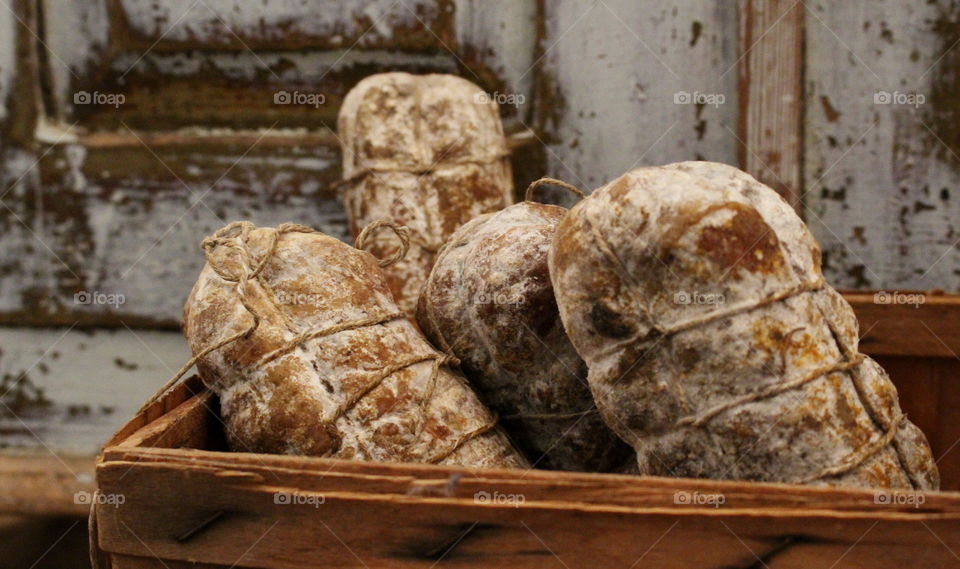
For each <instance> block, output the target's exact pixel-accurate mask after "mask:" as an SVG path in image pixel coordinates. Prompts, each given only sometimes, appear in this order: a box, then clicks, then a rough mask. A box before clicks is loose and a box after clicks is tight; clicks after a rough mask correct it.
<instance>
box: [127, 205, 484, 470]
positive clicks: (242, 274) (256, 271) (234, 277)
mask: <svg viewBox="0 0 960 569" xmlns="http://www.w3.org/2000/svg"><path fill="white" fill-rule="evenodd" d="M379 227H390V228H391V229H393V230H394V232H395V233H396V234H397V235H398V237H400V239H401V243H402V244H403V246H402V247H401V250H400V251H399V255H394V257H393V258H391V259H386V260H381V266H382V265H383V262H384V261H389V262H391V263H392V262H396V260H399V259H401V258H402V257H403V255H404V254H405V253H406V245H407V240H406V238H405V232H406V228H405V227H399V226H397V225H396V224H394V223H392V222H388V221H381V222H379V223H378V222H374V223H372V224H370V226H368V227H367V228H366V229H365V230H364V233H366V235H364V234H361V236H360V237H358V239H357V241H358V245H362V244H363V243H362V242H363V241H364V240H365V239H366V238H367V237H368V236H369V235H370V234H371V232H372V231H374V230H376V229H378V228H379ZM254 229H255V226H254V225H253V224H252V223H250V222H247V221H239V222H234V223H231V224H229V225H227V226H226V227H224V228H222V229H220V230H218V231H217V232H216V233H214V234H213V235H212V236H211V237H208V238H206V239H204V240H203V243H202V248H203V250H204V254H205V256H206V259H207V262H208V264H209V266H210V268H211V269H212V270H213V271H214V272H215V273H216V274H217V275H218V276H219V277H220V278H221V279H223V280H224V281H226V282H228V283H236V286H235V289H236V291H237V297H238V299H239V301H240V303H241V305H242V306H243V307H244V309H245V310H246V311H247V312H248V313H249V314H250V316H251V322H250V324H249V325H248V326H246V327H245V328H244V329H242V330H240V331H238V332H236V333H234V334H231V335H230V336H228V337H226V338H223V339H222V340H220V341H218V342H216V343H214V344H213V345H210V346H208V347H206V348H204V349H203V350H201V351H200V352H198V353H197V354H196V355H194V356H193V357H192V358H190V359H189V360H187V362H186V363H185V364H184V365H183V366H182V367H181V368H180V369H179V370H178V371H177V372H176V373H175V374H174V376H173V377H171V378H170V379H169V380H168V381H167V382H165V383H164V385H163V387H161V388H160V389H159V390H158V391H157V392H156V393H155V394H154V395H153V396H151V397H150V398H149V399H148V400H147V401H146V402H145V403H144V404H143V405H142V406H141V407H140V409H139V410H138V411H137V413H136V414H137V415H139V414H141V413H143V412H144V411H145V410H146V409H147V408H148V407H150V406H151V405H152V404H154V403H155V402H156V401H158V400H160V399H161V398H162V397H163V396H165V395H166V394H167V393H168V392H169V391H170V390H171V389H172V388H174V387H175V386H176V385H177V384H178V383H179V381H180V380H181V379H182V378H183V376H184V375H185V374H186V372H187V371H189V370H190V368H192V367H193V366H194V365H195V364H196V363H197V362H198V361H200V360H201V359H202V358H204V357H205V356H207V355H208V354H210V353H211V352H214V351H216V350H218V349H220V348H223V347H225V346H228V345H230V344H232V343H234V342H236V341H238V340H240V339H243V338H249V337H250V336H251V335H252V334H253V333H254V332H255V331H256V330H257V328H258V327H259V326H260V322H261V321H262V318H261V317H260V316H259V315H258V314H257V312H256V310H255V308H254V307H253V306H252V304H251V303H250V302H249V301H248V299H247V298H246V292H247V285H248V282H249V281H250V279H260V278H261V277H262V274H263V271H264V268H265V267H266V266H267V264H268V263H269V261H270V259H271V258H272V257H273V256H274V254H275V253H276V250H277V246H278V243H279V240H280V237H281V236H282V235H283V234H285V233H291V232H299V233H319V232H318V231H316V230H314V229H312V228H310V227H306V226H304V225H299V224H294V223H284V224H281V225H278V226H277V227H276V228H275V229H274V230H272V231H271V234H270V236H269V240H270V241H269V244H268V246H267V251H266V252H265V254H264V255H263V258H262V259H260V260H259V261H258V262H256V263H254V262H253V258H252V255H251V254H250V251H249V249H248V248H247V239H248V238H249V236H250V232H251V231H253V230H254ZM217 247H228V248H230V249H236V250H237V251H238V253H239V255H240V259H241V263H240V267H239V269H238V270H237V272H236V273H233V272H231V271H230V270H229V269H228V268H227V267H226V266H224V265H223V264H221V263H220V262H219V261H218V260H217V259H215V258H214V256H213V251H214V250H215V249H216V248H217ZM395 259H396V260H395ZM251 267H252V268H251ZM405 318H406V314H404V313H403V312H400V311H394V312H388V313H384V314H381V315H373V316H369V317H367V318H362V319H359V320H355V321H351V322H341V323H339V324H335V325H333V326H328V327H325V328H320V329H317V330H308V331H306V332H302V333H300V334H297V335H296V336H295V337H294V338H292V339H291V340H290V341H288V342H286V343H284V344H283V345H282V346H279V347H277V348H276V349H274V350H271V351H270V352H268V353H267V354H265V355H264V356H263V357H262V358H261V359H260V360H259V361H258V362H257V364H256V365H258V366H264V365H267V364H269V363H270V362H272V361H274V360H276V359H278V358H280V357H282V356H284V355H287V354H289V353H290V352H292V351H293V350H295V349H296V348H297V347H298V346H300V345H302V344H303V343H304V342H306V341H309V340H313V339H316V338H321V337H324V336H330V335H333V334H337V333H339V332H344V331H348V330H356V329H360V328H365V327H369V326H375V325H380V324H385V323H388V322H391V321H394V320H401V319H405ZM425 361H433V366H432V369H431V379H430V383H431V385H435V384H436V382H437V379H438V376H439V374H440V368H441V367H442V366H448V367H449V366H451V365H456V364H457V363H459V361H458V360H457V359H456V358H455V357H452V356H449V355H446V354H443V353H441V352H433V353H426V354H422V355H418V356H411V357H409V358H407V359H405V360H403V361H401V362H399V363H397V364H393V365H390V366H386V367H384V368H382V369H380V370H378V371H377V373H376V375H374V377H373V378H372V380H371V381H369V382H368V383H367V384H366V385H365V386H364V387H363V388H361V389H360V390H358V391H356V392H355V393H353V394H352V395H350V396H349V397H348V398H346V399H345V400H344V402H343V403H341V405H339V406H338V407H337V409H336V410H335V412H334V413H333V415H332V416H331V417H330V418H329V419H327V420H325V421H323V423H322V424H321V425H322V426H326V427H329V426H332V425H333V424H334V422H336V421H337V420H338V419H339V418H341V417H342V416H343V415H345V414H346V413H348V412H349V411H350V410H351V409H353V408H354V407H355V406H356V405H357V404H358V403H359V401H360V400H361V399H363V398H364V397H365V396H366V395H367V394H369V393H370V392H371V391H373V390H374V389H376V388H377V387H378V386H380V385H381V384H382V383H383V382H384V381H385V380H386V379H387V378H388V377H390V376H391V375H393V374H395V373H397V372H398V371H401V370H403V369H406V368H408V367H410V366H413V365H416V364H418V363H421V362H425ZM429 396H430V397H431V398H432V396H433V392H432V391H431V393H430V394H429ZM424 403H425V402H424ZM496 425H497V418H496V416H493V418H492V420H491V421H487V422H486V423H484V424H483V425H481V426H480V427H478V428H476V429H473V430H472V431H469V432H467V433H465V434H463V435H462V436H460V437H459V438H458V439H457V440H456V441H455V442H454V444H453V445H452V446H451V447H450V448H448V449H446V450H444V451H442V452H440V453H439V454H437V455H435V456H433V457H431V458H429V459H428V460H427V462H440V461H442V460H443V459H445V458H446V457H448V456H450V455H452V454H453V453H455V452H456V451H457V450H458V449H460V448H461V447H462V446H463V445H464V444H466V443H467V442H468V441H470V440H471V439H473V438H476V437H479V436H480V435H483V434H484V433H486V432H488V431H489V430H491V429H493V428H495V427H496Z"/></svg>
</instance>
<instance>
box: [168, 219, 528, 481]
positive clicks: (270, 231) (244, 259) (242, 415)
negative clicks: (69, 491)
mask: <svg viewBox="0 0 960 569" xmlns="http://www.w3.org/2000/svg"><path fill="white" fill-rule="evenodd" d="M203 247H204V250H205V252H206V256H207V264H206V265H205V266H204V268H203V270H202V272H201V273H200V277H199V279H198V280H197V282H196V284H195V285H194V287H193V290H192V292H191V294H190V297H189V299H188V300H187V303H186V306H185V307H184V334H185V336H186V338H187V341H188V343H189V344H190V348H191V350H192V351H193V353H194V354H195V358H196V360H197V367H198V369H199V372H200V375H201V378H202V379H203V380H204V382H205V383H206V385H207V386H208V387H209V388H210V389H211V390H213V391H214V392H215V393H216V394H217V395H219V397H220V405H221V413H222V416H223V420H224V423H225V425H226V434H227V440H228V443H229V445H230V447H231V449H233V450H237V451H246V452H265V453H284V454H299V455H311V456H323V457H335V458H347V459H357V460H372V461H393V462H431V463H438V464H458V465H466V466H499V467H523V466H526V464H527V463H526V460H525V459H524V458H523V457H522V456H521V455H520V454H519V453H518V452H517V451H516V450H515V449H514V448H513V446H512V444H511V443H510V442H509V440H508V439H507V438H506V436H505V435H504V434H503V433H502V432H501V430H500V429H499V427H497V423H496V418H495V415H494V414H493V413H491V412H490V411H489V410H488V409H487V408H486V407H485V406H484V405H483V404H482V403H481V402H480V400H479V399H478V398H477V396H476V394H475V393H474V392H473V391H472V389H471V388H470V387H469V386H468V385H467V383H466V381H465V380H464V379H463V377H462V376H460V375H459V374H458V373H456V372H454V371H453V370H451V368H450V363H451V361H450V358H448V357H447V356H445V355H444V354H442V353H440V352H438V351H437V350H435V349H434V348H433V347H432V346H431V345H430V344H429V343H428V342H427V341H426V339H424V338H423V336H422V335H421V334H420V333H419V331H417V330H416V328H415V326H414V325H413V324H412V323H411V322H409V321H408V320H407V318H406V315H405V313H404V312H403V311H401V310H399V309H398V307H397V305H396V303H395V302H394V300H393V296H392V294H391V292H390V290H389V288H388V286H387V283H386V281H385V279H384V278H383V275H382V273H381V272H380V269H379V267H378V266H377V265H378V262H377V260H376V259H375V258H374V257H373V255H371V254H370V253H367V252H365V251H360V250H357V249H354V248H352V247H350V246H348V245H346V244H344V243H342V242H340V241H338V240H337V239H334V238H332V237H328V236H326V235H323V234H321V233H318V232H315V231H313V230H311V229H310V228H307V227H303V226H300V225H294V224H283V225H280V226H278V227H276V228H257V227H255V226H253V225H252V224H251V223H248V222H237V223H232V224H230V225H228V226H227V227H225V228H223V229H221V230H219V231H217V232H216V233H215V234H214V235H213V236H211V237H209V238H207V239H206V240H205V241H204V243H203Z"/></svg>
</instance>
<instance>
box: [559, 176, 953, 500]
mask: <svg viewBox="0 0 960 569" xmlns="http://www.w3.org/2000/svg"><path fill="white" fill-rule="evenodd" d="M550 273H551V278H552V281H553V286H554V290H555V292H556V296H557V302H558V305H559V309H560V314H561V317H562V319H563V322H564V325H565V327H566V329H567V332H568V334H569V336H570V339H571V341H572V342H573V344H574V346H575V347H576V348H577V351H578V352H579V354H580V355H581V356H582V357H583V358H584V360H585V361H586V362H587V366H588V368H589V374H588V378H589V381H590V385H591V388H592V389H593V392H594V396H595V397H596V399H597V404H598V407H599V408H600V410H601V413H602V414H603V417H604V419H605V420H606V421H607V423H608V424H609V425H610V426H611V428H613V429H614V430H615V431H617V433H618V434H619V435H620V436H621V437H623V438H624V439H625V440H627V441H628V442H629V443H630V444H631V445H632V446H633V447H634V448H635V449H636V450H637V454H638V463H639V468H640V470H641V472H643V473H647V474H657V475H666V476H689V477H705V478H730V479H744V480H760V481H780V482H804V483H812V484H827V485H845V486H861V487H885V488H908V489H909V488H917V489H924V490H929V489H936V488H937V487H938V486H939V474H938V472H937V468H936V465H935V463H934V461H933V458H932V456H931V453H930V448H929V446H928V445H927V442H926V439H925V438H924V436H923V434H922V433H921V432H920V431H919V429H917V427H916V426H914V425H913V424H912V423H910V422H909V421H905V420H904V421H902V422H900V423H897V424H899V427H893V428H894V429H896V430H895V431H893V432H892V433H891V434H892V435H894V436H893V440H892V441H891V443H890V444H887V445H883V446H881V448H880V450H879V451H878V452H876V453H874V454H872V455H870V456H869V458H867V459H866V460H865V461H863V462H859V461H852V462H853V463H858V462H859V465H858V466H857V467H856V468H853V469H852V470H848V471H846V472H844V473H840V474H835V475H827V476H823V474H824V473H826V472H829V469H831V468H834V467H837V466H838V465H841V464H843V463H844V461H845V459H847V458H849V457H851V456H856V453H858V452H862V451H863V449H865V448H869V446H868V445H869V443H870V442H872V441H882V440H883V439H882V437H883V435H884V434H885V433H887V432H889V429H890V426H891V424H892V423H896V421H897V420H898V419H899V418H900V417H901V412H900V408H899V403H898V399H897V393H896V389H895V388H894V386H893V384H892V383H891V382H890V380H889V378H888V377H887V376H886V374H885V373H884V371H883V369H881V368H880V366H879V365H877V364H876V363H875V362H874V361H872V360H870V359H869V358H862V356H860V355H859V354H858V353H857V341H858V337H857V321H856V319H855V317H854V314H853V311H852V309H851V308H850V306H849V305H848V304H847V303H846V301H844V300H843V298H842V297H841V296H840V295H839V294H838V293H837V292H836V291H834V290H833V289H832V288H831V287H829V286H828V285H825V284H824V283H823V280H822V279H823V277H822V274H821V272H820V249H819V247H818V246H817V244H816V242H815V241H814V239H813V237H812V235H811V234H810V233H809V231H808V230H807V228H806V226H805V225H804V224H803V222H802V221H801V220H800V218H799V217H797V215H796V214H795V213H794V211H793V209H792V208H790V206H789V205H788V204H787V203H786V202H785V201H784V200H783V199H781V198H780V196H779V195H777V194H776V193H775V192H774V191H773V190H771V189H770V188H768V187H766V186H764V185H762V184H760V183H759V182H757V181H756V180H754V179H753V178H752V177H750V176H749V175H747V174H745V173H743V172H740V171H739V170H737V169H735V168H732V167H730V166H726V165H722V164H714V163H708V162H683V163H679V164H672V165H670V166H664V167H658V168H641V169H638V170H634V171H632V172H629V173H627V174H625V175H623V176H621V177H620V178H618V179H616V180H614V181H613V182H611V183H610V184H608V185H606V186H604V187H603V188H600V189H598V190H596V191H595V192H594V193H593V194H592V195H591V196H590V197H589V198H587V199H585V200H583V201H582V202H581V203H580V204H578V205H577V206H575V207H574V208H573V209H572V210H571V211H570V213H569V215H568V216H567V217H566V218H565V219H564V221H562V222H561V224H560V226H559V228H558V230H557V235H556V238H555V240H554V243H553V246H552V247H551V251H550ZM695 295H696V296H695ZM708 295H713V296H712V297H711V296H708ZM720 297H722V298H723V302H722V303H720V302H717V300H718V299H719V298H720ZM780 297H783V298H782V299H781V300H776V299H777V298H780ZM711 301H712V302H713V303H712V304H711V303H710V302H711ZM861 359H862V361H861ZM858 361H861V363H859V364H857V363H856V362H858ZM844 362H851V363H849V364H848V365H850V366H851V368H850V369H845V370H844V369H841V370H840V371H835V372H833V373H824V374H819V373H817V371H818V370H823V369H827V368H831V367H840V368H842V366H843V364H844ZM808 376H809V377H811V378H815V379H813V380H812V381H809V382H807V383H805V384H803V385H801V386H800V387H798V388H796V389H791V390H786V391H783V392H780V393H778V394H774V395H772V396H768V397H762V398H757V400H755V401H752V402H746V403H745V402H743V401H742V400H740V401H739V402H740V404H738V405H736V406H734V407H732V408H729V409H726V410H723V411H722V412H719V413H717V414H716V415H713V416H712V417H711V418H709V420H707V421H705V422H704V423H703V424H702V425H699V426H698V425H690V424H683V423H682V421H681V420H682V419H684V418H686V417H701V416H704V414H705V413H706V412H707V410H710V409H712V408H714V407H715V406H719V405H724V404H725V403H729V402H734V401H738V399H739V398H744V397H748V396H750V394H755V393H759V392H760V391H761V390H771V391H773V390H776V389H781V388H782V385H783V384H785V383H787V382H790V381H794V380H799V379H802V378H805V377H808Z"/></svg>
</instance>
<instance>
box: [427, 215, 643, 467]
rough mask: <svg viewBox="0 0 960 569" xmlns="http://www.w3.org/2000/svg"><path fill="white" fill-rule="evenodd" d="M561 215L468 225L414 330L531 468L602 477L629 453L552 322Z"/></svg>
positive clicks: (556, 321)
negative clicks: (554, 251)
mask: <svg viewBox="0 0 960 569" xmlns="http://www.w3.org/2000/svg"><path fill="white" fill-rule="evenodd" d="M566 212H567V210H566V209H564V208H562V207H557V206H552V205H544V204H539V203H534V202H523V203H518V204H516V205H512V206H510V207H508V208H506V209H504V210H501V211H499V212H497V213H492V214H486V215H482V216H480V217H478V218H476V219H473V220H472V221H470V222H468V223H467V224H465V225H464V226H463V227H461V228H460V229H459V230H457V232H456V233H454V234H453V236H452V237H451V238H450V240H449V241H448V242H447V243H446V244H445V245H444V246H443V249H441V251H440V253H439V255H438V256H437V261H436V264H435V265H434V267H433V271H432V272H431V273H430V277H429V278H428V279H427V283H426V285H425V286H424V288H423V291H422V293H421V295H420V303H419V306H418V310H417V321H418V322H419V324H420V329H421V330H423V331H424V333H425V334H426V335H427V338H429V339H430V340H431V341H432V342H433V343H434V345H436V346H439V347H441V348H443V349H445V350H448V351H450V352H451V353H452V354H453V355H455V356H456V357H457V358H459V359H460V364H461V368H462V369H463V371H464V373H465V374H466V376H467V378H468V379H469V380H470V383H471V384H472V385H474V386H475V387H476V388H477V390H478V391H479V393H480V395H481V396H482V397H483V399H484V401H486V402H487V404H489V405H490V407H491V408H492V409H493V410H495V411H497V412H498V413H499V414H500V416H501V419H502V422H503V425H504V428H505V429H507V432H508V433H509V434H510V436H511V437H512V438H513V440H514V441H516V442H517V444H518V445H519V446H520V448H521V449H522V450H523V451H524V452H525V454H526V455H527V456H529V457H530V459H531V460H532V461H533V463H534V465H535V466H537V467H539V468H548V469H559V470H573V471H584V472H607V471H612V470H614V469H616V468H619V467H620V466H621V465H622V464H623V463H624V462H625V461H627V459H628V457H630V456H632V455H633V452H632V451H631V450H630V448H629V447H628V446H626V445H625V444H624V443H623V442H622V441H620V439H618V438H617V436H616V435H615V434H614V433H613V432H612V431H610V429H609V428H608V427H607V426H606V425H605V424H604V423H603V421H602V419H601V418H600V416H599V415H598V414H597V413H596V408H595V406H594V404H593V397H592V396H591V394H590V389H589V387H588V385H587V383H586V365H585V364H584V363H583V360H581V359H580V357H579V356H577V353H576V351H574V349H573V346H572V345H571V344H570V340H569V339H567V336H566V333H564V331H563V324H562V323H561V322H560V315H559V313H558V312H557V305H556V301H555V300H554V297H553V287H552V286H551V284H550V277H549V274H548V272H547V251H548V250H549V247H550V243H551V241H552V240H553V234H554V232H555V231H556V226H557V223H558V222H559V221H560V220H561V219H562V218H563V216H564V215H565V214H566ZM585 411H586V412H587V413H585V414H582V413H583V412H585ZM558 415H559V416H560V417H558ZM570 415H573V416H570ZM631 462H633V461H632V460H631Z"/></svg>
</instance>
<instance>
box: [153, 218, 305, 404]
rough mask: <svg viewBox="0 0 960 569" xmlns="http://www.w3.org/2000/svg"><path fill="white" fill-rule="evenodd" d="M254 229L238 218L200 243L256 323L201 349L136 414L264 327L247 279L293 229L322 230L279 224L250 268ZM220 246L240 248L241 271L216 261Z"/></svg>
mask: <svg viewBox="0 0 960 569" xmlns="http://www.w3.org/2000/svg"><path fill="white" fill-rule="evenodd" d="M254 229H256V226H255V225H253V224H252V223H250V222H249V221H234V222H233V223H230V224H228V225H227V226H225V227H222V228H220V229H219V230H217V232H216V233H214V234H213V235H211V236H210V237H207V238H205V239H204V240H203V241H202V242H201V244H200V247H201V248H202V249H203V253H204V256H205V257H206V259H207V264H208V265H209V266H210V268H211V269H212V270H213V271H214V272H215V273H216V274H217V275H218V276H220V278H222V279H223V280H225V281H227V282H235V283H237V293H238V297H239V299H240V303H241V304H242V305H243V307H244V308H245V309H246V310H247V312H248V313H250V316H251V317H252V319H253V320H252V322H251V323H250V325H249V326H247V327H246V328H245V329H243V330H241V331H239V332H237V333H236V334H232V335H230V336H228V337H226V338H224V339H222V340H220V341H219V342H217V343H215V344H213V345H211V346H207V347H206V348H204V349H203V350H201V351H199V352H197V354H196V355H194V356H193V357H192V358H190V359H189V360H187V362H186V363H185V364H183V366H182V367H181V368H180V369H179V370H177V372H176V373H175V374H174V375H173V377H171V378H170V379H169V380H167V381H166V382H165V383H164V384H163V386H162V387H161V388H160V389H159V390H157V392H156V393H154V394H153V395H152V396H150V398H149V399H147V401H146V402H145V403H144V404H143V405H141V406H140V408H139V409H138V410H137V412H136V413H135V414H134V415H139V414H141V413H143V412H144V411H145V410H146V409H147V407H150V406H151V405H153V404H154V403H155V402H157V401H158V400H159V399H160V398H162V397H163V396H164V395H166V394H167V392H168V391H170V390H171V389H173V388H174V387H175V386H176V385H177V383H178V382H179V381H180V380H181V379H182V378H183V376H184V375H186V373H187V372H188V371H190V368H192V367H193V366H194V365H196V363H197V362H198V361H200V360H201V359H202V358H204V357H205V356H207V355H208V354H210V353H211V352H213V351H215V350H219V349H220V348H222V347H224V346H227V345H229V344H232V343H233V342H236V341H237V340H239V339H241V338H249V337H250V335H252V334H253V333H254V331H256V329H257V328H258V327H259V326H260V317H259V316H258V315H257V313H256V311H255V310H254V309H253V307H252V306H250V305H249V303H248V302H247V300H246V296H245V295H244V294H243V292H244V291H245V290H246V286H247V281H249V280H250V279H251V278H257V277H258V276H259V275H260V273H262V272H263V268H264V267H266V266H267V263H268V262H269V261H270V259H271V257H273V254H274V253H275V252H276V250H277V243H278V241H279V240H280V235H281V234H283V233H292V232H298V233H319V232H318V231H317V230H315V229H313V228H311V227H307V226H305V225H300V224H297V223H281V224H280V225H278V226H277V227H276V229H274V230H273V231H272V232H271V235H270V244H269V246H268V248H267V252H266V254H265V255H264V256H263V258H262V259H261V260H260V262H259V263H257V265H256V266H255V267H254V268H253V269H252V270H249V269H248V267H250V265H251V261H252V259H251V258H250V252H249V251H248V250H247V248H246V246H245V244H246V242H247V238H248V237H249V236H250V232H251V231H253V230H254ZM238 237H239V242H238V239H237V238H238ZM241 243H243V244H244V245H241ZM218 246H223V247H229V248H231V249H236V250H237V251H239V253H240V259H241V262H240V263H239V265H240V270H239V272H238V273H237V274H233V273H230V272H229V271H228V270H227V268H226V267H224V266H221V265H220V264H219V263H217V262H215V260H214V259H213V258H212V255H213V250H214V249H216V248H217V247H218Z"/></svg>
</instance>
